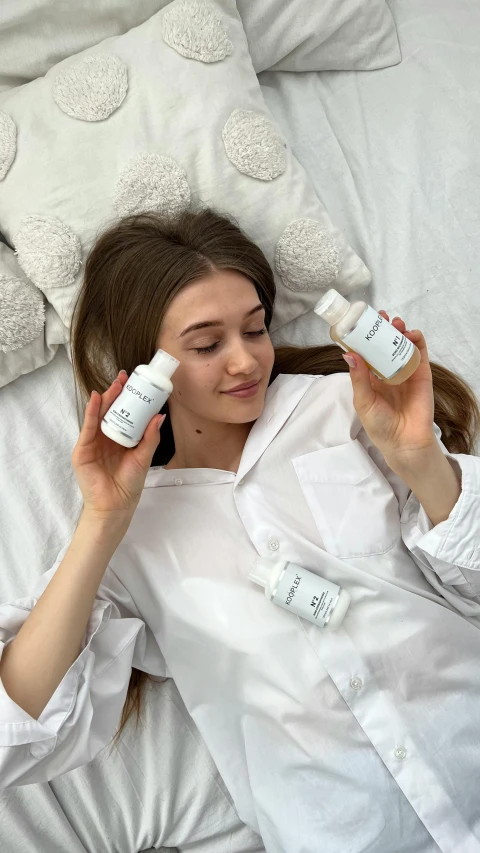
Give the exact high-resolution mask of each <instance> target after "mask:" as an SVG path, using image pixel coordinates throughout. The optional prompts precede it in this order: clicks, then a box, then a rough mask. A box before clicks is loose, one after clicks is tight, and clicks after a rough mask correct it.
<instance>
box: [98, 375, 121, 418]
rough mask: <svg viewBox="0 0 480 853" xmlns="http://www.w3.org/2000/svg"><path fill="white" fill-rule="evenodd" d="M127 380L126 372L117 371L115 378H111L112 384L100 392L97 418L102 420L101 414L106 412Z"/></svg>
mask: <svg viewBox="0 0 480 853" xmlns="http://www.w3.org/2000/svg"><path fill="white" fill-rule="evenodd" d="M127 380H128V374H127V373H119V374H118V376H117V377H116V379H114V380H113V382H112V384H111V385H110V387H109V388H107V390H106V391H104V393H103V394H102V402H101V404H100V412H99V418H100V420H102V418H103V416H104V415H105V414H106V412H108V410H109V408H110V406H111V405H112V403H113V402H114V400H116V399H117V397H118V395H119V394H120V393H121V392H122V391H123V386H124V385H125V383H126V381H127Z"/></svg>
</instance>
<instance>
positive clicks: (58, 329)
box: [0, 242, 68, 388]
mask: <svg viewBox="0 0 480 853" xmlns="http://www.w3.org/2000/svg"><path fill="white" fill-rule="evenodd" d="M67 340H68V329H67V328H66V327H65V326H64V325H63V323H62V322H61V320H60V318H59V316H58V314H57V312H56V311H55V309H54V308H53V306H52V305H50V304H49V303H48V302H47V301H46V299H45V297H44V295H43V293H42V292H41V291H40V290H39V289H38V288H37V287H35V286H34V285H33V284H32V283H31V282H30V281H29V280H28V279H27V277H26V276H25V274H24V273H23V271H22V270H21V268H20V266H19V264H18V263H17V259H16V257H15V254H14V252H13V251H12V249H10V248H9V247H8V246H6V245H5V244H4V243H3V242H0V388H1V387H3V386H4V385H7V384H8V383H9V382H12V381H13V380H14V379H16V378H17V377H18V376H22V375H23V374H24V373H30V372H31V371H32V370H36V368H37V367H42V366H43V365H44V364H47V363H48V362H49V361H50V360H51V359H52V358H53V356H54V355H55V353H56V351H57V349H58V347H59V345H60V344H63V343H66V341H67Z"/></svg>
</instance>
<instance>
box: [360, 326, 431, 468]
mask: <svg viewBox="0 0 480 853" xmlns="http://www.w3.org/2000/svg"><path fill="white" fill-rule="evenodd" d="M379 314H381V315H382V317H384V318H385V319H386V320H387V321H389V317H388V314H387V313H386V312H385V311H379ZM392 326H394V327H395V328H396V329H398V331H399V332H402V333H403V334H404V335H405V337H406V338H408V340H409V341H412V343H413V344H415V346H416V347H418V349H419V350H420V355H421V362H420V364H419V366H418V367H417V369H416V371H415V373H413V374H412V376H411V377H410V378H409V379H407V380H405V382H402V384H401V385H387V383H386V382H382V381H381V380H380V379H377V377H376V376H374V375H373V373H371V371H370V370H369V369H368V367H367V365H366V364H365V361H364V359H363V358H362V357H361V356H360V355H358V353H348V355H350V356H353V357H354V359H355V361H356V364H357V366H356V367H355V368H354V367H352V366H350V376H351V380H352V385H353V393H354V406H355V410H356V412H357V414H358V417H359V418H360V421H361V423H362V426H363V428H364V429H365V432H366V433H367V435H368V436H369V437H370V439H371V440H372V441H373V443H374V444H375V445H376V447H378V449H379V450H380V451H381V452H382V453H383V455H384V457H385V459H386V460H387V463H388V464H389V465H390V467H391V468H396V467H409V465H412V464H414V463H415V460H416V459H418V458H419V453H422V451H424V450H425V449H427V448H431V447H432V446H435V444H436V438H435V433H434V432H433V418H434V400H433V386H432V371H431V369H430V363H429V359H428V353H427V345H426V343H425V338H424V337H423V335H422V333H421V332H420V331H418V329H416V330H415V331H413V332H407V331H406V328H405V323H404V322H403V320H402V319H400V317H395V318H394V319H393V320H392Z"/></svg>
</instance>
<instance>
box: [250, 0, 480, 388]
mask: <svg viewBox="0 0 480 853" xmlns="http://www.w3.org/2000/svg"><path fill="white" fill-rule="evenodd" d="M390 8H391V9H392V12H393V16H394V18H395V22H396V24H397V29H398V33H399V40H400V46H401V49H402V57H403V59H402V62H401V64H400V65H396V66H394V67H392V68H386V69H383V70H381V71H370V72H364V73H358V72H349V71H346V72H333V71H331V72H321V73H315V72H307V73H304V74H292V73H286V72H283V73H278V72H264V73H262V74H260V75H259V79H260V82H261V85H262V91H263V95H264V97H265V99H266V101H267V104H268V106H269V107H270V109H271V111H272V112H273V113H274V115H275V118H276V119H277V121H278V123H279V124H280V126H281V128H282V129H283V131H284V133H285V134H286V137H287V138H288V139H289V141H290V143H291V145H292V147H293V151H294V153H295V155H296V156H297V158H298V159H299V161H300V162H301V163H302V165H303V166H304V168H305V169H306V171H307V172H308V174H309V175H310V177H311V179H312V181H313V183H314V185H315V188H316V191H317V194H318V195H319V197H320V198H321V200H322V202H323V203H324V204H325V206H326V208H327V210H328V211H329V213H330V215H331V217H332V220H333V221H334V222H335V223H336V224H337V225H338V226H339V227H340V228H343V229H344V231H345V233H346V234H347V237H348V240H349V241H350V243H351V244H352V246H353V248H354V249H355V250H356V251H357V252H358V253H359V255H360V256H361V257H362V258H363V260H364V261H365V263H366V264H367V266H368V267H369V268H370V270H371V272H372V276H373V284H372V286H371V287H370V288H368V289H367V291H363V292H357V293H356V297H357V298H365V299H366V301H369V302H371V303H372V304H374V305H375V306H376V307H377V308H384V309H386V310H387V311H389V312H391V315H392V314H394V313H396V314H399V315H401V316H402V317H403V318H404V319H405V321H406V323H407V327H408V328H421V329H422V331H423V332H424V334H425V336H426V339H427V345H428V347H429V352H430V357H431V358H432V359H433V360H436V361H438V362H440V363H441V364H444V365H445V366H446V367H448V368H450V369H452V370H455V371H458V373H460V375H461V376H462V377H463V378H465V379H466V380H467V381H469V382H470V383H471V385H472V386H473V387H474V389H475V391H476V393H477V396H480V375H479V370H478V360H479V357H480V343H479V333H480V322H479V315H480V286H479V282H478V278H479V269H480V239H479V238H480V202H479V199H480V145H479V140H480V78H479V68H480V4H479V3H478V2H477V0H391V2H390ZM274 337H275V340H276V341H277V340H278V341H283V340H288V341H292V342H294V343H299V344H301V343H314V342H315V341H317V340H318V341H320V342H321V343H325V342H327V341H328V340H329V339H328V327H327V326H326V324H325V323H324V321H323V320H321V318H317V317H316V315H314V314H313V313H312V314H310V315H308V316H307V315H304V316H303V317H300V318H298V319H297V320H294V321H293V322H292V323H289V324H288V326H285V327H284V328H283V329H282V330H279V332H278V333H276V335H275V336H274Z"/></svg>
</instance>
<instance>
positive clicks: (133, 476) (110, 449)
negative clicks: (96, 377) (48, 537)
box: [72, 373, 165, 525]
mask: <svg viewBox="0 0 480 853" xmlns="http://www.w3.org/2000/svg"><path fill="white" fill-rule="evenodd" d="M127 380H128V375H127V374H126V373H119V374H118V376H117V378H116V379H115V380H114V382H112V384H111V385H110V387H109V388H107V390H106V391H105V393H104V394H101V395H100V394H99V393H98V392H97V391H94V392H93V393H92V396H91V398H90V400H89V403H88V405H87V408H86V410H85V417H84V421H83V427H82V430H81V432H80V436H79V439H78V441H77V443H76V445H75V447H74V449H73V453H72V465H73V469H74V471H75V476H76V478H77V481H78V485H79V486H80V490H81V492H82V495H83V501H84V513H88V514H89V515H91V516H93V517H95V518H99V519H103V520H108V521H116V522H118V523H120V524H125V523H127V525H128V524H129V522H130V521H131V518H132V516H133V513H134V512H135V509H136V507H137V504H138V502H139V500H140V496H141V494H142V489H143V486H144V483H145V478H146V476H147V472H148V469H149V467H150V465H151V463H152V457H153V454H154V452H155V450H156V448H157V447H158V444H159V441H160V432H159V425H160V424H161V423H163V420H164V419H165V416H164V415H155V417H153V418H152V419H151V421H150V423H149V424H148V426H147V429H146V430H145V433H144V436H143V438H142V440H141V441H140V442H139V444H137V446H136V447H131V448H128V447H122V445H121V444H117V443H116V441H112V439H110V438H108V437H107V436H106V435H104V434H103V432H102V431H101V429H100V423H101V421H102V418H103V416H104V414H105V412H106V411H107V410H108V409H109V408H110V406H111V405H112V403H113V401H114V400H115V399H116V398H117V397H118V395H119V394H120V392H121V391H122V390H123V386H124V385H125V383H126V381H127Z"/></svg>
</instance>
